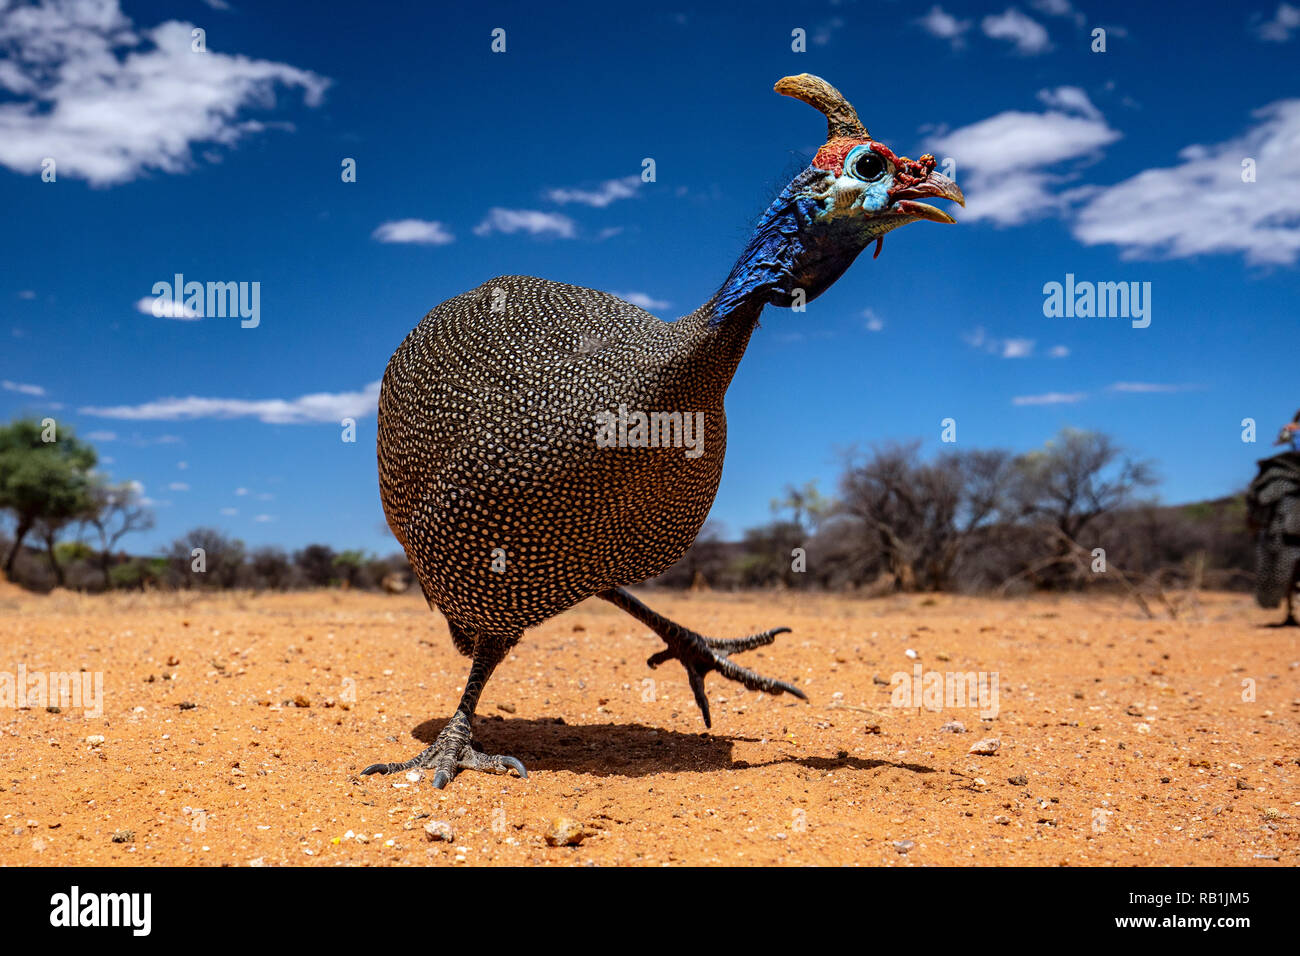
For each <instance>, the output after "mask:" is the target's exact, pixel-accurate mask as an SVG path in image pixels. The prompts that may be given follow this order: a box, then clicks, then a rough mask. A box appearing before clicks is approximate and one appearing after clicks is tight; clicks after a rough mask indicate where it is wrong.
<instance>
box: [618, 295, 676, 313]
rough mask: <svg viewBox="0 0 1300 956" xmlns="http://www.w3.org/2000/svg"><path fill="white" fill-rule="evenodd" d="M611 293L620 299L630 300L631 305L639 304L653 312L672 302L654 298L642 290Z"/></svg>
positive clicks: (666, 306) (664, 307)
mask: <svg viewBox="0 0 1300 956" xmlns="http://www.w3.org/2000/svg"><path fill="white" fill-rule="evenodd" d="M613 294H614V295H616V296H618V297H619V298H620V299H626V300H627V301H628V302H631V303H632V304H633V305H639V306H640V307H641V308H643V309H645V310H646V311H647V312H653V311H655V310H656V309H666V308H668V306H669V305H671V304H672V303H670V302H666V301H664V300H663V299H656V298H654V297H653V296H650V295H647V294H646V293H644V292H615V293H613Z"/></svg>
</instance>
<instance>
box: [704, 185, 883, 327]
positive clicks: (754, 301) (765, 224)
mask: <svg viewBox="0 0 1300 956" xmlns="http://www.w3.org/2000/svg"><path fill="white" fill-rule="evenodd" d="M827 175H828V174H827V173H826V172H825V171H824V170H821V169H816V168H809V169H806V170H804V172H802V173H800V174H799V175H798V176H796V177H795V178H794V180H793V181H792V182H791V183H790V184H789V185H788V186H786V187H785V189H784V190H782V191H781V195H780V196H778V197H777V198H776V200H775V201H774V202H773V203H772V205H771V206H769V207H768V209H767V212H765V213H763V217H762V219H760V220H759V223H758V226H757V228H756V229H755V230H754V235H753V236H751V237H750V240H749V242H748V244H746V246H745V250H744V252H742V253H741V254H740V258H739V259H738V260H737V261H736V264H735V266H734V267H733V268H732V270H731V275H729V276H728V277H727V281H726V282H724V283H723V285H722V288H721V289H720V290H719V291H718V294H717V295H716V296H715V297H714V300H713V302H712V308H711V310H710V311H711V314H710V317H709V328H712V329H716V328H718V327H719V326H722V325H728V326H730V325H733V324H737V323H741V324H744V325H746V326H748V327H749V328H750V329H752V327H753V325H754V323H755V322H757V321H758V317H759V314H760V313H761V312H762V311H763V306H765V305H778V306H783V307H787V308H788V307H789V306H791V305H793V304H794V303H795V290H796V289H801V290H802V291H803V294H804V299H803V301H805V302H811V301H812V300H813V299H814V298H816V297H817V296H818V295H820V294H821V293H822V292H824V291H826V289H827V288H829V287H830V285H831V284H832V283H833V282H834V281H835V280H836V279H838V278H839V277H840V276H841V275H842V274H843V273H844V270H845V269H847V268H848V267H849V266H850V265H851V264H852V262H853V260H854V259H856V258H857V256H858V253H860V252H861V251H862V250H863V248H865V247H866V242H867V241H866V239H865V238H864V237H863V236H861V235H859V234H858V231H857V230H856V229H854V227H852V226H851V225H849V224H848V223H842V224H834V223H825V222H822V221H820V218H819V217H820V216H821V215H822V214H823V209H822V206H821V203H820V201H819V200H818V199H817V198H816V197H815V196H813V195H811V193H812V192H813V191H814V187H816V186H818V185H821V184H822V183H824V182H825V179H826V177H827Z"/></svg>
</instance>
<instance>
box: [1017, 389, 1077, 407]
mask: <svg viewBox="0 0 1300 956" xmlns="http://www.w3.org/2000/svg"><path fill="white" fill-rule="evenodd" d="M1087 397H1088V395H1087V393H1086V392H1047V393H1045V394H1043V395H1017V396H1016V397H1015V398H1013V399H1012V400H1011V404H1012V405H1073V404H1074V403H1076V402H1081V401H1083V400H1084V399H1085V398H1087Z"/></svg>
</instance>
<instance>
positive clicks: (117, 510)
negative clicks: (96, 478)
mask: <svg viewBox="0 0 1300 956" xmlns="http://www.w3.org/2000/svg"><path fill="white" fill-rule="evenodd" d="M91 497H92V499H93V501H94V507H93V508H92V510H91V512H90V513H89V514H88V515H87V516H86V517H85V524H87V525H89V526H90V527H91V528H94V529H95V533H96V535H97V536H98V538H99V570H100V572H101V573H102V574H103V575H104V587H105V589H107V588H109V587H111V586H112V578H111V575H110V571H111V566H112V563H113V549H114V548H116V547H117V543H118V542H119V541H121V540H122V538H123V537H125V536H126V535H128V534H131V533H132V532H135V531H148V530H149V529H150V528H152V527H153V513H152V512H150V511H149V509H148V508H146V507H145V506H144V505H143V504H141V502H140V488H139V485H137V484H135V483H134V482H130V481H128V482H124V483H123V484H120V485H106V484H98V485H96V486H95V487H94V488H93V489H92V491H91Z"/></svg>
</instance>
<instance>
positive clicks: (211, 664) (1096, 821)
mask: <svg viewBox="0 0 1300 956" xmlns="http://www.w3.org/2000/svg"><path fill="white" fill-rule="evenodd" d="M647 600H649V601H650V602H651V603H652V604H653V605H654V606H655V607H656V608H657V609H658V610H661V611H663V612H664V613H666V614H668V615H669V616H671V617H673V618H674V619H676V620H679V621H681V622H682V623H684V624H686V625H687V626H690V627H693V628H695V629H697V630H699V631H701V632H702V633H706V634H710V635H713V636H719V637H727V636H736V635H740V634H745V633H749V632H751V631H755V630H761V629H764V628H766V627H770V626H775V625H787V626H790V627H792V628H793V629H794V631H793V633H791V634H787V635H783V636H782V637H781V638H779V639H778V642H777V644H776V645H774V646H772V647H768V648H763V649H760V650H757V651H751V652H749V653H747V654H745V655H742V656H741V657H740V658H738V659H739V660H741V661H742V662H743V663H745V664H746V665H747V666H750V667H752V668H755V669H757V670H759V671H760V672H762V673H765V674H769V675H772V676H775V677H780V678H785V679H790V680H794V681H796V682H797V683H798V684H799V686H800V687H802V688H803V689H804V690H805V691H806V692H807V694H808V696H809V698H810V700H809V702H808V703H804V702H801V701H798V700H794V699H792V698H790V697H768V696H764V695H761V694H756V693H751V692H746V691H745V690H743V689H742V688H740V687H738V686H736V685H733V684H731V683H730V682H728V681H725V680H724V679H722V678H720V677H718V676H717V675H716V674H713V675H710V676H709V677H708V678H707V686H708V689H709V692H710V699H711V700H712V704H713V717H714V729H713V732H712V733H704V732H703V731H704V726H703V723H702V721H701V719H700V715H699V713H698V712H697V710H696V708H695V704H694V703H693V701H692V699H691V697H690V692H689V689H688V687H687V684H686V680H685V676H684V672H683V670H682V669H681V667H680V665H678V664H677V663H676V662H669V664H667V665H665V666H663V667H661V668H659V669H658V670H653V671H652V670H649V669H648V668H647V667H646V664H645V659H646V657H647V656H649V655H650V654H651V653H653V652H654V651H655V650H656V649H657V648H658V647H659V646H661V645H660V643H659V641H658V638H656V637H655V636H654V635H652V634H651V633H650V632H649V631H648V630H646V629H645V628H643V627H641V626H640V625H639V624H637V623H636V622H635V621H634V620H632V619H631V618H630V617H627V616H626V615H624V614H623V613H621V612H619V611H618V610H616V609H615V608H614V607H612V606H610V605H608V604H605V603H604V602H602V601H599V600H593V601H589V602H587V603H585V604H583V605H582V606H580V607H578V608H576V609H575V610H573V611H570V612H568V613H566V614H563V615H561V616H560V617H558V618H556V619H554V620H552V621H549V622H547V623H546V624H545V625H543V626H542V627H540V628H538V629H537V630H535V631H534V632H532V633H530V634H528V635H527V636H526V638H525V640H524V641H523V642H522V643H521V644H520V645H519V646H518V647H517V648H516V649H515V651H514V653H512V654H511V656H510V657H509V658H508V659H507V661H506V662H505V663H503V664H502V666H501V667H500V668H499V669H498V671H497V673H496V675H495V676H494V677H493V679H492V680H491V681H490V682H489V683H488V686H487V690H486V693H485V694H484V697H483V701H482V703H481V705H480V707H479V714H480V717H479V719H478V722H477V729H476V735H477V738H478V740H479V742H480V743H481V744H482V745H483V746H484V748H485V749H487V750H488V751H489V752H495V753H507V754H513V755H515V756H517V757H519V758H520V759H522V760H523V761H524V762H525V763H526V764H527V766H528V769H529V772H530V776H529V778H528V779H527V780H519V779H515V778H513V777H510V778H507V777H498V776H491V775H487V774H481V773H473V772H466V773H463V774H461V775H460V776H459V777H458V778H457V779H456V780H455V781H454V782H453V783H452V785H451V786H450V787H449V788H448V789H447V790H444V791H441V792H439V791H436V790H433V789H432V788H431V787H430V786H429V784H428V781H427V780H425V781H423V782H421V783H416V784H411V783H408V782H407V780H405V779H404V778H402V777H397V778H394V777H379V776H376V777H365V778H363V777H360V776H358V771H359V770H360V769H361V768H363V767H365V766H366V765H368V764H370V763H371V762H374V761H390V760H391V761H396V760H403V759H405V758H407V757H410V756H412V755H414V754H415V753H416V752H418V751H419V750H421V749H423V747H424V746H425V743H426V742H428V741H431V740H432V739H433V737H434V735H435V734H436V733H437V731H438V729H439V728H440V727H441V725H442V723H443V721H444V720H445V719H446V717H447V716H448V715H449V714H450V713H451V711H452V710H453V708H454V707H455V704H456V700H457V698H458V696H459V692H460V690H461V688H462V686H463V682H464V678H465V675H466V672H467V662H466V661H465V660H464V659H463V658H461V657H459V656H458V655H457V654H456V652H455V650H454V649H453V647H452V645H451V641H450V639H449V637H448V633H447V627H446V624H445V622H444V621H443V620H442V618H441V617H440V616H438V615H436V614H431V613H430V612H429V611H428V609H427V608H426V607H425V605H424V602H423V599H422V598H421V597H420V596H418V595H413V594H408V595H403V596H400V597H392V596H387V595H376V594H349V593H339V592H318V593H304V594H292V595H263V596H253V595H248V594H218V595H213V596H200V595H196V594H169V595H130V596H127V595H117V596H109V597H82V596H77V595H72V594H67V593H63V594H56V595H53V596H49V597H36V596H30V595H25V594H24V593H22V592H20V591H18V590H17V589H16V588H13V587H12V586H9V585H4V584H0V637H2V640H0V647H2V648H3V652H4V653H3V658H0V671H8V672H9V673H11V674H13V673H16V672H17V669H18V666H19V664H22V665H25V667H26V670H27V672H28V673H29V674H31V673H34V672H47V671H69V670H71V671H75V670H79V669H84V670H89V671H91V672H96V671H102V672H103V675H104V712H103V716H102V717H98V718H96V717H90V716H87V715H85V714H84V713H83V712H82V711H81V710H78V709H76V708H73V707H69V706H65V707H63V709H62V711H61V712H59V713H51V712H49V711H47V710H46V709H45V708H44V707H43V706H36V707H31V708H27V709H21V708H19V709H15V708H14V707H12V706H6V707H4V708H3V709H0V729H2V731H3V735H4V739H5V741H6V742H5V744H4V746H3V751H2V753H0V764H2V766H0V817H2V818H3V819H2V821H0V863H3V864H126V865H132V864H213V865H215V864H233V865H248V864H250V863H251V864H254V865H257V864H263V865H268V866H270V865H283V864H291V865H316V864H323V865H330V866H334V865H348V864H361V865H385V864H462V865H476V864H516V865H518V864H529V865H534V864H601V865H617V864H647V865H661V864H719V863H723V864H868V865H889V866H915V865H927V864H942V865H947V864H972V863H975V864H1047V865H1069V866H1095V865H1106V864H1195V865H1207V864H1237V865H1242V864H1245V865H1263V866H1277V865H1293V864H1294V863H1295V862H1296V859H1297V850H1298V849H1300V846H1298V845H1297V833H1298V832H1300V830H1298V828H1297V825H1296V816H1297V814H1300V787H1298V786H1297V783H1298V782H1300V766H1298V765H1297V764H1298V761H1297V747H1296V740H1297V735H1296V725H1297V718H1300V665H1298V664H1297V659H1298V658H1300V651H1298V649H1297V646H1296V637H1297V630H1296V629H1269V628H1265V627H1262V626H1261V625H1263V624H1265V623H1267V622H1270V621H1274V620H1277V619H1278V617H1279V616H1280V614H1279V613H1278V612H1265V611H1261V610H1259V609H1257V608H1255V607H1254V606H1253V604H1252V602H1251V600H1250V598H1249V597H1247V596H1242V595H1202V596H1201V597H1200V599H1199V603H1198V606H1197V608H1196V609H1195V610H1193V611H1190V612H1188V613H1186V614H1184V615H1180V617H1179V619H1177V620H1170V619H1168V617H1167V615H1165V619H1160V620H1147V619H1145V618H1144V617H1143V616H1142V615H1141V614H1140V613H1139V612H1138V611H1137V609H1136V607H1135V606H1134V605H1133V604H1131V603H1125V602H1123V601H1121V600H1119V599H1118V598H1115V599H1112V598H1105V597H1092V598H1076V597H1068V598H1035V599H1030V600H1005V601H1003V600H990V599H975V598H962V597H952V596H938V597H933V598H926V597H923V596H907V597H898V598H888V599H877V600H866V599H859V598H841V597H831V596H817V595H812V596H806V595H797V594H789V593H785V594H774V595H759V594H751V595H715V594H695V595H689V594H688V595H678V594H658V593H650V594H648V595H647ZM1162 614H1163V612H1162ZM909 648H910V649H913V650H914V651H916V652H917V654H918V655H919V663H920V664H921V665H922V667H923V668H925V669H926V670H927V671H929V670H938V671H962V672H965V671H986V672H992V671H997V672H998V674H999V691H1000V694H999V713H998V716H997V717H996V719H993V720H988V721H984V720H981V718H980V715H979V713H978V710H977V709H972V708H970V707H964V708H959V709H953V708H945V709H944V710H942V711H933V710H926V709H924V708H916V707H895V706H892V705H891V688H890V687H889V686H887V684H882V683H879V682H878V681H885V682H888V681H889V680H890V679H891V676H892V675H893V674H894V673H896V672H905V673H908V674H910V673H911V672H912V670H913V663H914V661H913V660H912V659H911V658H909V657H908V656H906V651H907V650H908V649H909ZM647 680H653V681H654V683H653V684H648V683H647ZM1251 682H1253V688H1254V694H1253V699H1250V698H1251V694H1250V693H1249V688H1250V686H1251ZM1243 698H1245V699H1243ZM295 701H296V703H295ZM182 702H187V703H193V704H195V705H196V706H194V707H193V708H191V709H181V707H180V706H179V705H180V704H181V703H182ZM954 719H955V720H958V721H961V722H962V723H963V724H965V726H966V727H967V728H968V732H967V733H952V732H941V731H940V728H941V727H942V726H943V725H944V724H945V723H947V722H949V721H951V720H954ZM96 735H97V736H102V737H103V738H104V740H103V742H102V743H98V742H88V740H87V738H88V737H94V736H96ZM986 737H997V738H999V739H1000V741H1001V750H1000V751H999V752H998V753H997V754H996V755H995V756H974V755H971V754H969V753H968V751H969V749H970V747H971V745H972V744H973V743H974V742H975V741H976V740H979V739H981V738H986ZM1020 775H1023V776H1024V778H1026V781H1027V782H1026V784H1025V785H1015V784H1013V783H1012V782H1010V778H1017V777H1019V776H1020ZM557 818H569V819H571V820H573V821H575V822H576V823H577V824H578V825H579V826H581V827H582V828H583V829H584V830H585V832H586V836H585V838H584V839H583V840H582V842H581V844H580V845H578V846H556V847H552V846H549V845H548V844H547V842H546V839H545V837H546V834H547V833H548V832H549V831H550V830H552V829H553V827H554V821H555V820H556V819H557ZM434 821H443V822H445V823H447V824H449V825H450V827H451V828H452V830H453V831H454V839H453V841H452V842H450V843H448V842H442V841H438V842H434V841H431V840H430V839H429V838H428V836H427V835H426V833H425V830H424V827H425V825H426V824H429V823H431V822H434ZM122 831H131V832H132V835H131V836H129V837H127V836H126V835H125V834H123V833H122ZM349 831H350V832H351V833H352V834H353V835H352V836H348V834H349ZM115 833H116V834H119V839H123V840H125V841H126V842H113V836H114V834H115ZM358 835H360V836H361V838H362V839H364V840H365V842H362V840H361V839H358ZM909 843H910V845H909Z"/></svg>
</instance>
